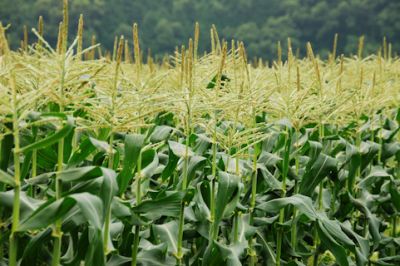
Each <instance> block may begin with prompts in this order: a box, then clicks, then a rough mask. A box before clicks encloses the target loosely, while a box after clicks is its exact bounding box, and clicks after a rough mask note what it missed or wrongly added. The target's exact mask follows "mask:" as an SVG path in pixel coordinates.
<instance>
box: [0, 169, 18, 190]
mask: <svg viewBox="0 0 400 266" xmlns="http://www.w3.org/2000/svg"><path fill="white" fill-rule="evenodd" d="M0 183H4V184H7V185H10V186H12V187H14V186H15V180H14V178H13V177H12V176H11V175H9V174H8V173H6V172H4V171H3V170H1V169H0Z"/></svg>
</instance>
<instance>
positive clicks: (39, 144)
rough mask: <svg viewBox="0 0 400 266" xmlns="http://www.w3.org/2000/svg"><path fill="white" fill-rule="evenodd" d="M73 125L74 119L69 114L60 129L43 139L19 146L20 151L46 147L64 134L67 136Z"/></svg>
mask: <svg viewBox="0 0 400 266" xmlns="http://www.w3.org/2000/svg"><path fill="white" fill-rule="evenodd" d="M74 126H75V122H74V119H73V118H72V117H70V116H69V117H68V118H67V121H66V123H65V125H64V126H63V127H62V128H61V129H60V130H58V131H57V132H56V133H54V134H52V135H50V136H47V137H45V138H44V139H40V140H38V141H36V142H34V143H32V144H29V145H27V146H24V147H21V149H20V152H21V153H25V152H29V151H32V150H35V149H43V148H46V147H48V146H50V145H52V144H54V143H56V142H58V141H59V140H61V139H62V138H64V137H65V136H67V135H68V134H69V133H70V132H71V130H72V129H73V128H74Z"/></svg>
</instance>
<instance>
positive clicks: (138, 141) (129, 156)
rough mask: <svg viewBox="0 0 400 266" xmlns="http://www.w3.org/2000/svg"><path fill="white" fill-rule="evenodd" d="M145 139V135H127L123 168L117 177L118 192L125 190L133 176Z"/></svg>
mask: <svg viewBox="0 0 400 266" xmlns="http://www.w3.org/2000/svg"><path fill="white" fill-rule="evenodd" d="M144 140H145V136H144V135H139V134H131V135H126V136H125V142H124V144H125V145H124V147H125V150H124V162H123V168H122V171H121V172H120V174H119V175H118V177H117V182H118V188H119V189H118V194H122V193H124V192H125V190H126V189H127V187H128V185H129V182H130V181H131V180H132V178H133V170H134V169H135V168H136V165H137V161H138V158H139V154H140V152H141V149H142V148H143V146H144Z"/></svg>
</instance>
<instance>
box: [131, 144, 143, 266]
mask: <svg viewBox="0 0 400 266" xmlns="http://www.w3.org/2000/svg"><path fill="white" fill-rule="evenodd" d="M136 175H137V178H136V205H139V204H140V203H141V202H142V191H141V183H142V180H141V177H142V151H139V156H138V159H137V173H136ZM139 242H140V225H136V226H135V238H134V240H133V246H132V264H131V265H132V266H136V260H137V252H138V250H139Z"/></svg>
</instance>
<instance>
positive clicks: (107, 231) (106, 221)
mask: <svg viewBox="0 0 400 266" xmlns="http://www.w3.org/2000/svg"><path fill="white" fill-rule="evenodd" d="M113 142H114V133H113V132H112V130H111V135H110V140H109V151H108V168H110V169H113V165H114V152H113ZM110 222H111V206H108V208H107V210H106V217H105V218H104V232H103V245H104V247H103V249H104V255H105V256H107V254H108V252H109V250H108V241H109V234H110Z"/></svg>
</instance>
